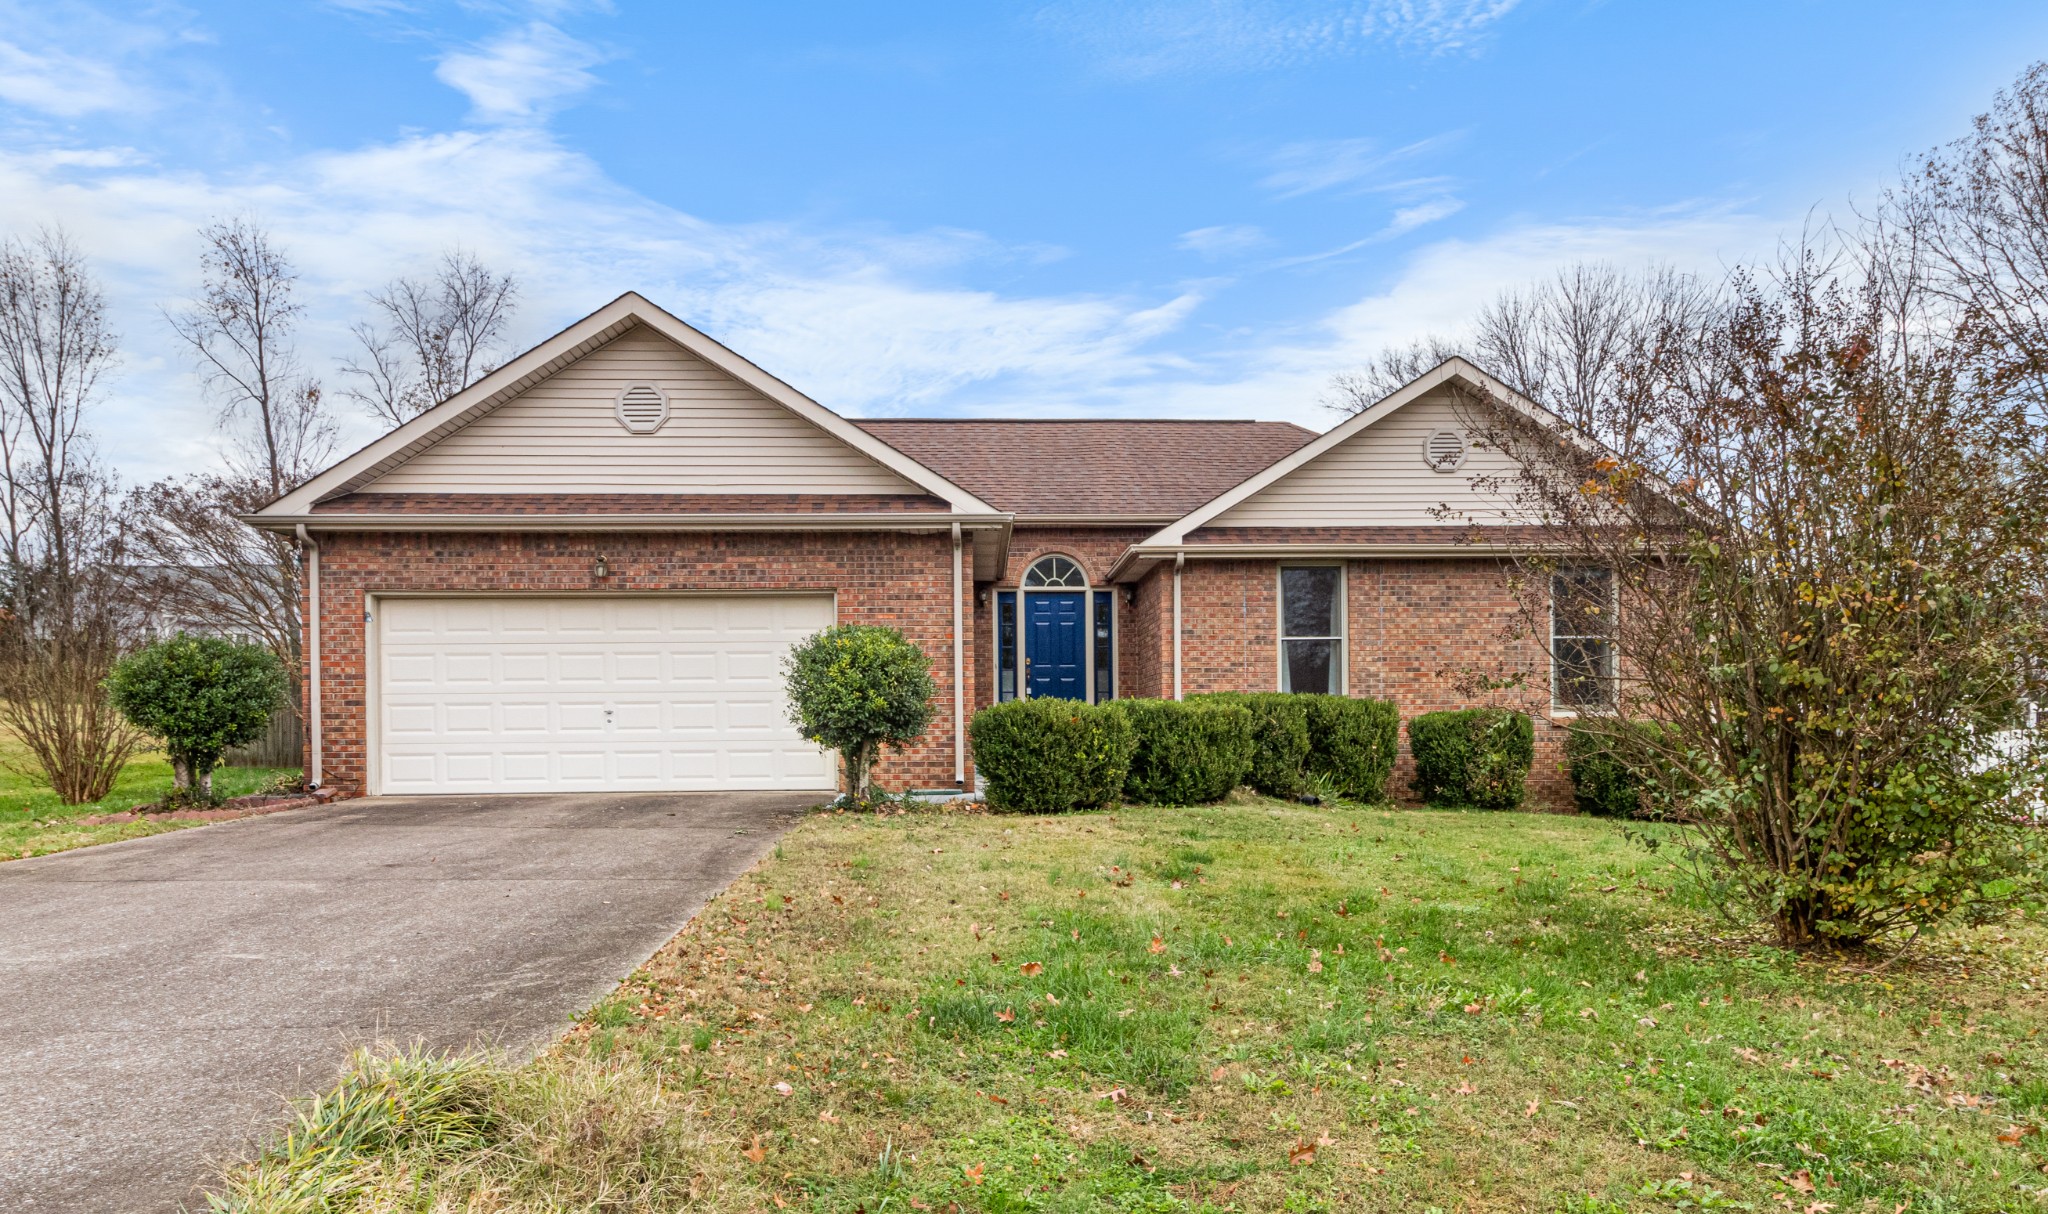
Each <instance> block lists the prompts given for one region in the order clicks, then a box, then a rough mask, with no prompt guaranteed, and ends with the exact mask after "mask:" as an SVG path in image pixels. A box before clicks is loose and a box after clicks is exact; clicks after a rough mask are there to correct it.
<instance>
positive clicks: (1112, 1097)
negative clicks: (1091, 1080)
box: [1095, 1088, 1127, 1104]
mask: <svg viewBox="0 0 2048 1214" xmlns="http://www.w3.org/2000/svg"><path fill="white" fill-rule="evenodd" d="M1126 1095H1127V1093H1126V1092H1125V1091H1124V1090H1123V1089H1122V1088H1111V1089H1109V1090H1108V1091H1107V1092H1097V1093H1095V1098H1096V1099H1097V1100H1107V1101H1109V1102H1110V1103H1111V1104H1122V1103H1123V1102H1124V1098H1125V1097H1126Z"/></svg>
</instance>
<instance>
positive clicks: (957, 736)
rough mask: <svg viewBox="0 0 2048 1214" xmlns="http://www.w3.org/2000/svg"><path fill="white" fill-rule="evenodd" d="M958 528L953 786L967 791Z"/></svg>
mask: <svg viewBox="0 0 2048 1214" xmlns="http://www.w3.org/2000/svg"><path fill="white" fill-rule="evenodd" d="M960 634H961V620H960V524H958V523H954V524H953V783H955V784H957V785H959V786H960V787H961V788H965V787H967V739H966V737H965V736H964V733H963V731H964V730H965V729H966V728H967V689H966V687H965V686H964V683H965V680H966V667H967V659H966V657H965V655H963V654H962V653H961V651H960Z"/></svg>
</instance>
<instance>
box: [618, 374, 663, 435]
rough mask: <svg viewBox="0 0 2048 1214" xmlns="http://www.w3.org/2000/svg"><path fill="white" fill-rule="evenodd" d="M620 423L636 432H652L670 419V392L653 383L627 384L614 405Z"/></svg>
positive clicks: (620, 391) (620, 390)
mask: <svg viewBox="0 0 2048 1214" xmlns="http://www.w3.org/2000/svg"><path fill="white" fill-rule="evenodd" d="M612 412H613V413H614V414H616V415H617V416H618V419H619V424H620V425H621V426H624V427H625V428H626V429H628V430H631V431H632V432H633V433H635V434H652V433H654V432H655V431H656V430H659V429H661V424H662V423H663V422H665V421H667V420H668V394H667V393H666V392H663V391H662V390H661V389H660V388H657V387H655V386H654V385H653V384H627V385H626V386H625V387H623V388H621V389H619V399H618V400H617V402H616V403H614V404H613V406H612Z"/></svg>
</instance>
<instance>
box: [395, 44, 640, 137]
mask: <svg viewBox="0 0 2048 1214" xmlns="http://www.w3.org/2000/svg"><path fill="white" fill-rule="evenodd" d="M605 58H606V56H605V55H604V53H603V52H601V51H599V50H598V49H597V48H596V47H594V46H591V45H590V44H589V43H587V42H581V41H578V40H577V39H575V38H572V37H570V36H569V35H567V34H565V33H563V32H562V31H561V30H559V29H556V28H555V27H554V26H552V25H549V24H548V23H547V22H545V21H533V22H529V23H528V24H526V25H524V26H521V27H520V28H518V29H515V30H510V31H508V32H506V33H503V34H500V35H498V36H497V37H495V38H492V39H490V40H489V41H487V42H483V43H481V44H479V45H477V46H474V47H470V48H467V49H465V50H460V51H452V52H450V53H449V54H447V55H445V56H443V57H442V59H441V63H440V66H439V67H437V68H436V69H435V71H434V75H435V76H436V77H438V78H439V79H440V81H441V82H442V83H443V84H446V85H448V86H449V87H451V88H454V89H458V90H460V91H461V92H463V93H465V94H467V95H468V97H469V104H470V106H471V110H472V113H473V116H474V117H475V118H477V119H478V120H479V121H483V122H527V121H532V120H535V119H539V118H544V117H546V116H547V115H548V114H550V113H552V112H553V111H554V110H555V109H556V108H558V107H559V106H561V105H562V104H563V103H565V102H567V101H568V100H569V99H570V98H572V97H574V96H576V95H577V94H579V93H582V92H585V91H586V90H588V89H590V88H591V87H592V86H593V85H595V84H596V83H597V77H596V75H594V74H593V73H592V72H591V70H590V69H591V68H594V67H596V66H597V65H598V64H600V63H603V62H604V61H605Z"/></svg>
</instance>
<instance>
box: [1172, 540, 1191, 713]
mask: <svg viewBox="0 0 2048 1214" xmlns="http://www.w3.org/2000/svg"><path fill="white" fill-rule="evenodd" d="M1187 563H1188V558H1187V554H1186V553H1182V554H1181V555H1179V556H1176V557H1174V558H1173V698H1174V699H1176V700H1178V699H1180V570H1181V566H1183V565H1185V564H1187Z"/></svg>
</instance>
